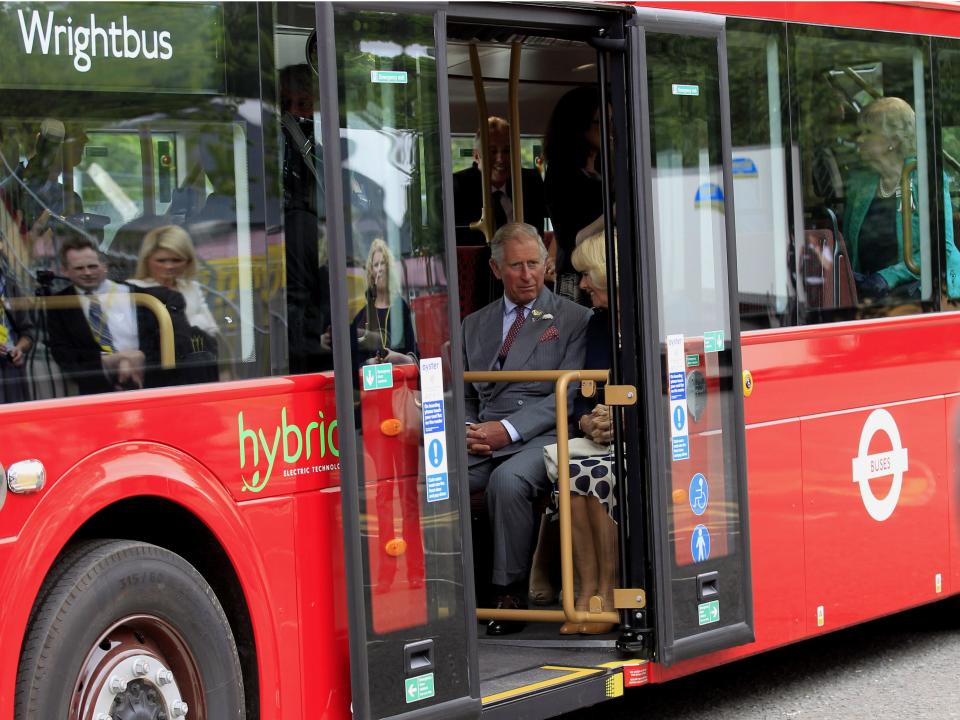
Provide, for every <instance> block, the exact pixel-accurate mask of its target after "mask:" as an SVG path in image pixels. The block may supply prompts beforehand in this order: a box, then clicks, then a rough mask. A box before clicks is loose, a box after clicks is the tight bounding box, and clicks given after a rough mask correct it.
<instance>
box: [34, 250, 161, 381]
mask: <svg viewBox="0 0 960 720" xmlns="http://www.w3.org/2000/svg"><path fill="white" fill-rule="evenodd" d="M58 254H59V258H60V265H61V270H62V272H63V274H64V275H65V276H66V277H67V278H68V279H69V280H70V282H71V285H70V286H68V287H67V288H65V289H64V290H62V291H60V292H59V293H57V295H65V296H80V306H79V307H77V308H69V309H57V310H50V311H48V312H47V328H48V331H49V344H50V350H51V352H52V354H53V357H54V359H55V360H56V361H57V364H58V365H59V366H60V368H61V369H62V370H63V372H64V374H65V375H66V376H67V377H68V378H70V379H72V380H73V381H74V382H76V384H77V388H78V390H79V392H80V393H81V394H82V395H88V394H92V393H102V392H110V391H112V390H126V389H133V388H140V387H143V384H144V363H145V353H144V352H143V350H142V349H141V342H140V331H141V330H142V328H143V323H142V322H141V320H142V317H140V316H138V313H137V310H136V308H135V307H134V304H133V302H132V300H131V299H130V295H129V293H130V288H129V287H128V286H127V285H125V284H123V283H116V282H113V281H112V280H109V279H108V278H107V266H106V264H105V263H104V262H103V259H102V258H101V257H100V253H99V251H98V248H97V246H96V244H95V243H94V242H93V240H91V239H90V238H87V237H84V236H81V235H75V236H72V237H68V238H66V239H64V240H63V241H62V242H61V244H60V248H59V251H58ZM151 355H152V353H151Z"/></svg>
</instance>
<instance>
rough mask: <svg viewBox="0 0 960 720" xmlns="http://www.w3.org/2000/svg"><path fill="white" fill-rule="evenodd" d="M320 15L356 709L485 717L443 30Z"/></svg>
mask: <svg viewBox="0 0 960 720" xmlns="http://www.w3.org/2000/svg"><path fill="white" fill-rule="evenodd" d="M317 12H318V64H317V66H318V68H319V69H320V93H321V94H320V97H321V124H322V126H323V127H322V141H323V155H324V158H325V164H324V165H325V166H324V172H325V181H326V206H327V230H328V234H327V237H326V238H325V241H326V245H327V252H328V253H329V257H330V266H331V271H332V273H331V304H332V308H333V328H332V336H331V340H332V345H333V353H334V365H335V372H336V381H337V382H336V384H337V406H338V407H337V409H338V418H339V420H340V424H339V429H340V438H341V443H342V445H341V448H340V452H341V455H340V457H341V467H342V471H343V475H342V478H343V480H342V482H343V494H344V505H343V507H344V533H345V549H346V553H347V556H346V564H347V582H348V603H349V605H350V607H349V612H350V646H351V680H352V694H353V710H354V713H355V715H356V716H357V717H374V718H385V717H392V716H395V715H401V714H403V716H404V717H415V716H417V715H418V714H419V713H420V712H423V713H427V714H430V715H431V717H440V716H443V717H451V718H456V717H475V716H477V715H478V714H479V687H478V685H477V680H476V664H475V663H476V651H475V650H471V647H472V645H471V643H474V642H475V623H476V621H475V619H474V617H473V616H474V610H473V606H472V603H473V599H472V588H465V586H464V577H465V575H464V558H463V541H462V529H461V517H462V506H463V502H464V501H465V498H462V497H461V494H460V486H461V483H460V481H459V472H460V468H459V467H458V458H459V457H462V456H465V451H464V450H463V449H462V446H461V445H460V444H461V443H462V442H463V441H464V440H463V431H462V426H463V423H462V422H458V421H457V417H458V416H460V417H462V410H460V411H459V412H457V410H455V408H454V400H455V397H454V393H455V392H459V388H461V387H462V384H461V383H456V382H453V381H452V378H454V377H459V373H460V372H462V369H460V368H459V366H458V368H457V370H456V373H455V372H454V369H453V368H452V367H451V355H453V356H457V355H458V352H457V353H451V349H450V341H451V333H450V328H451V324H452V321H451V318H453V317H456V316H457V312H458V311H457V303H456V300H455V299H454V298H453V297H452V296H451V295H450V293H449V291H448V272H449V268H450V265H449V264H448V254H447V248H446V239H445V237H446V236H445V233H444V217H445V216H444V212H443V188H444V178H445V177H450V176H451V172H450V167H449V166H450V159H449V153H448V152H447V153H446V156H445V157H443V158H441V148H444V147H446V143H447V140H446V139H445V138H446V137H448V136H449V129H448V128H446V130H442V129H441V123H446V120H445V119H443V118H444V117H445V114H444V115H441V113H440V108H441V107H442V106H443V107H445V105H441V98H442V97H443V95H444V94H445V93H446V86H445V82H446V69H445V67H442V65H444V60H443V58H445V57H446V51H445V48H442V47H440V48H438V41H437V38H442V37H444V36H445V30H443V29H441V30H439V31H437V30H435V23H438V22H442V20H438V19H437V17H436V16H434V15H433V14H431V13H429V12H419V11H416V10H414V11H411V10H410V9H404V10H403V11H402V12H380V11H374V10H366V9H364V10H360V9H357V8H352V7H351V8H346V7H340V6H337V5H334V6H329V5H323V4H319V5H318V10H317ZM440 17H441V18H442V15H441V16H440ZM334 71H335V73H336V74H334ZM337 208H342V211H343V213H342V215H340V214H339V213H338V211H337ZM459 402H460V403H462V399H461V400H460V401H459ZM460 407H461V408H462V405H460ZM458 431H459V432H458ZM467 590H469V593H468V592H467ZM468 598H469V600H468ZM471 658H472V660H471ZM471 663H473V667H472V668H471Z"/></svg>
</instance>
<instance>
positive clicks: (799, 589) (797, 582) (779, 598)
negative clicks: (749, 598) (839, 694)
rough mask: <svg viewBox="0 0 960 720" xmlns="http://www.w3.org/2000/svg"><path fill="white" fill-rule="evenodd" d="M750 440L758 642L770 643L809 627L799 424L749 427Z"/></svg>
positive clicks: (793, 637) (791, 638) (794, 636)
mask: <svg viewBox="0 0 960 720" xmlns="http://www.w3.org/2000/svg"><path fill="white" fill-rule="evenodd" d="M746 440H747V478H748V487H749V491H750V493H749V497H750V558H751V565H752V572H753V575H752V579H753V608H754V618H755V628H756V636H757V641H756V643H755V645H756V646H757V647H758V648H770V647H776V646H778V645H783V644H785V643H788V642H792V641H794V640H798V639H800V638H801V637H803V635H804V632H805V628H804V624H803V606H804V600H805V597H806V582H805V571H804V568H805V564H806V563H805V557H804V547H803V482H802V476H801V468H802V465H801V461H800V423H799V422H796V421H790V422H785V423H782V424H777V425H765V426H761V427H750V428H747V435H746ZM747 647H749V648H751V649H752V648H753V647H754V646H753V645H750V646H747Z"/></svg>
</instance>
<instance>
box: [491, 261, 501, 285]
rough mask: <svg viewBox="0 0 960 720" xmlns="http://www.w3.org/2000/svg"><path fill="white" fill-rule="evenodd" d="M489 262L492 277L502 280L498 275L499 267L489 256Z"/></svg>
mask: <svg viewBox="0 0 960 720" xmlns="http://www.w3.org/2000/svg"><path fill="white" fill-rule="evenodd" d="M489 263H490V269H491V270H492V271H493V275H494V277H496V278H497V280H503V278H502V277H500V268H499V267H498V266H497V261H496V260H494V259H493V258H490V260H489Z"/></svg>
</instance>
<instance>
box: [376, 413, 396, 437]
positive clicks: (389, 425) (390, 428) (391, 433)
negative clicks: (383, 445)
mask: <svg viewBox="0 0 960 720" xmlns="http://www.w3.org/2000/svg"><path fill="white" fill-rule="evenodd" d="M380 432H382V433H383V434H384V435H386V436H387V437H396V436H397V435H399V434H400V421H399V420H397V419H396V418H387V419H386V420H384V421H383V422H382V423H380Z"/></svg>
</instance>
